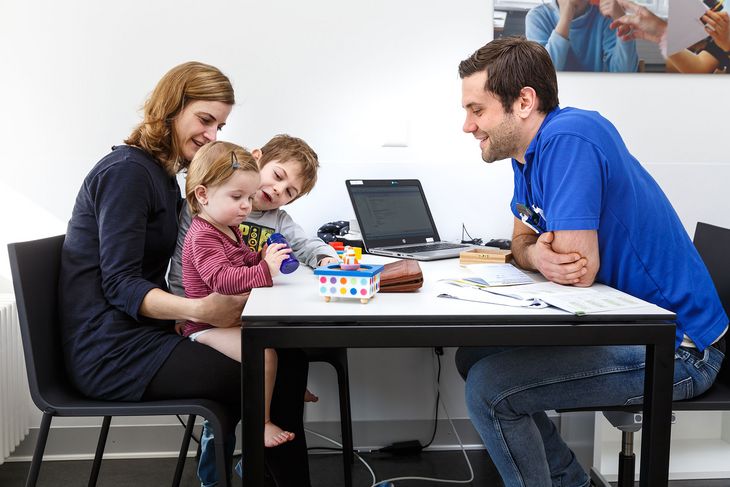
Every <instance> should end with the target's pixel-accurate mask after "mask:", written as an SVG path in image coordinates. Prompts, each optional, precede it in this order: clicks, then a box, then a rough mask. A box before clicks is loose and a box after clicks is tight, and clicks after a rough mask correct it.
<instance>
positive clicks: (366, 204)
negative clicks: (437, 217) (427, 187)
mask: <svg viewBox="0 0 730 487" xmlns="http://www.w3.org/2000/svg"><path fill="white" fill-rule="evenodd" d="M345 184H346V185H347V192H348V194H349V195H350V201H352V208H353V209H354V210H355V217H356V218H357V222H358V224H359V225H360V232H361V233H362V241H363V245H364V246H365V250H366V251H367V252H368V253H370V254H376V255H386V256H388V257H398V258H402V259H416V260H438V259H448V258H452V257H458V256H459V253H461V252H463V251H464V250H467V249H470V248H472V247H474V246H473V245H468V244H456V243H450V242H442V241H441V240H440V239H439V234H438V231H437V230H436V225H435V224H434V223H433V217H432V216H431V211H430V210H429V209H428V203H427V202H426V196H425V195H424V194H423V188H422V187H421V183H420V181H418V180H417V179H348V180H347V181H345Z"/></svg>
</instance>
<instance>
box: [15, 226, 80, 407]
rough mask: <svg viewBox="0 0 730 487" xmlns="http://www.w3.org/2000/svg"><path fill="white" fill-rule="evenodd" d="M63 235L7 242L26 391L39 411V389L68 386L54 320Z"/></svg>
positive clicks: (44, 405) (40, 392)
mask: <svg viewBox="0 0 730 487" xmlns="http://www.w3.org/2000/svg"><path fill="white" fill-rule="evenodd" d="M63 241H64V235H59V236H56V237H50V238H44V239H41V240H32V241H29V242H18V243H11V244H8V253H9V255H10V269H11V272H12V276H13V287H14V289H15V300H16V304H17V306H18V318H19V321H20V334H21V337H22V340H23V353H24V355H25V366H26V369H27V372H28V383H29V385H30V393H31V397H32V398H33V402H35V404H36V406H38V408H40V409H41V410H44V411H45V410H46V409H47V408H49V407H50V406H49V404H48V403H47V401H46V400H45V399H44V398H43V392H44V391H49V390H52V389H57V388H66V387H68V379H67V376H66V372H65V366H64V361H63V352H62V349H61V333H60V329H59V328H60V325H59V321H58V276H59V271H60V268H61V249H62V247H63Z"/></svg>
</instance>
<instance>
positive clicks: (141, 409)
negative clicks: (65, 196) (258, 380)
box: [8, 235, 231, 487]
mask: <svg viewBox="0 0 730 487" xmlns="http://www.w3.org/2000/svg"><path fill="white" fill-rule="evenodd" d="M63 241H64V236H63V235H59V236H57V237H50V238H45V239H41V240H34V241H30V242H19V243H11V244H9V245H8V251H9V254H10V268H11V271H12V276H13V286H14V288H15V299H16V302H17V305H18V317H19V321H20V332H21V337H22V341H23V353H24V355H25V365H26V369H27V373H28V382H29V385H30V393H31V397H32V398H33V402H34V403H35V405H36V406H37V407H38V409H40V410H41V411H42V412H43V419H42V420H41V425H40V431H39V433H38V440H37V443H36V446H35V451H34V452H33V460H32V462H31V465H30V471H29V472H28V478H27V480H26V484H25V485H26V487H28V486H35V485H36V482H37V480H38V474H39V472H40V468H41V463H42V461H43V451H44V450H45V446H46V440H47V439H48V432H49V429H50V427H51V421H52V419H53V417H54V416H70V417H89V416H103V418H104V419H103V421H102V427H101V432H100V434H99V440H98V444H97V448H96V454H95V456H94V463H93V466H92V469H91V475H90V477H89V483H88V485H89V486H94V485H96V481H97V478H98V476H99V469H100V467H101V459H102V456H103V454H104V447H105V445H106V438H107V435H108V433H109V425H110V423H111V417H112V416H157V415H172V414H187V415H190V416H189V420H188V423H187V427H186V435H185V438H183V443H182V446H181V449H180V455H179V457H178V464H177V468H176V471H175V476H174V479H173V483H172V485H173V486H177V485H179V483H180V478H181V476H182V469H183V466H184V462H185V457H186V455H187V450H188V445H189V439H190V432H192V428H193V424H194V422H195V416H202V417H204V418H206V419H207V420H208V421H210V423H211V425H212V427H213V430H214V431H221V422H220V420H219V419H218V418H219V415H221V414H222V413H223V409H222V407H221V406H220V405H219V404H217V403H215V402H213V401H209V400H205V399H195V398H191V399H179V400H167V401H138V402H122V401H100V400H95V399H89V398H87V397H84V396H83V395H81V394H80V393H79V392H78V391H76V389H75V388H74V387H73V386H72V385H71V383H70V382H69V380H68V377H67V376H66V371H65V366H64V361H63V352H62V350H61V346H60V344H61V337H60V330H59V323H58V314H57V309H58V275H59V270H60V264H61V248H62V246H63ZM215 438H216V440H215V444H216V449H217V450H218V451H224V449H223V435H222V434H217V435H215ZM223 457H224V456H223V455H219V456H218V457H217V465H216V468H217V470H218V478H225V479H226V485H230V472H231V468H230V467H231V466H230V465H228V464H227V463H229V462H226V459H225V458H223Z"/></svg>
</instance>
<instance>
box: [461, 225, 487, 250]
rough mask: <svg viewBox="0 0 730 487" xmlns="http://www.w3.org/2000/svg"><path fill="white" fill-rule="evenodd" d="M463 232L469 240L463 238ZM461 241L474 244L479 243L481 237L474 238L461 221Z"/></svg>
mask: <svg viewBox="0 0 730 487" xmlns="http://www.w3.org/2000/svg"><path fill="white" fill-rule="evenodd" d="M464 234H466V236H467V237H469V240H466V239H464ZM461 243H463V244H474V245H481V244H482V239H481V238H474V237H472V236H471V235H470V234H469V230H467V229H466V225H464V223H463V222H462V224H461Z"/></svg>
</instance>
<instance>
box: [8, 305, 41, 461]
mask: <svg viewBox="0 0 730 487" xmlns="http://www.w3.org/2000/svg"><path fill="white" fill-rule="evenodd" d="M33 407H34V406H33V402H32V401H31V398H30V390H29V389H28V376H27V375H26V374H25V359H24V358H23V344H22V342H21V339H20V325H19V324H18V309H17V308H16V307H15V299H14V297H13V295H12V294H11V295H8V294H0V465H2V464H3V463H4V462H5V459H6V458H7V457H8V456H10V454H11V453H12V452H13V450H15V447H17V446H18V444H19V443H20V442H21V440H23V438H25V436H26V435H27V434H28V429H29V427H30V412H31V411H32V410H33Z"/></svg>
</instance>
